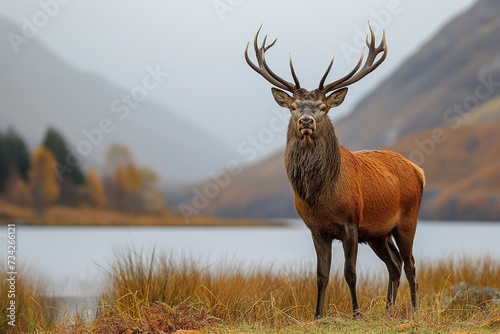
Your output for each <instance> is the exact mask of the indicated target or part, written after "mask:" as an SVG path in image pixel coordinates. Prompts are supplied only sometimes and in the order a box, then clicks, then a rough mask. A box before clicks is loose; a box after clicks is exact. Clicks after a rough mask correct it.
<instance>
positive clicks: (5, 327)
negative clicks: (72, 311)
mask: <svg viewBox="0 0 500 334" xmlns="http://www.w3.org/2000/svg"><path fill="white" fill-rule="evenodd" d="M18 271H19V272H23V274H22V275H15V284H14V286H15V288H14V287H13V288H11V285H10V283H9V281H7V279H8V278H10V277H11V275H7V274H6V273H5V272H4V271H3V270H2V271H1V273H0V305H1V309H0V333H34V332H40V331H41V332H43V331H47V330H54V329H55V328H56V324H57V323H56V322H57V316H58V313H59V309H58V306H59V305H58V303H57V299H56V298H55V297H54V295H53V294H52V293H51V292H50V287H49V282H48V280H47V279H44V278H43V277H41V276H40V274H39V273H35V272H33V271H31V270H29V269H27V270H24V269H20V270H18ZM12 283H14V281H13V282H12ZM10 295H12V296H15V298H12V296H10ZM11 301H14V302H15V318H11V317H8V315H12V313H11V312H10V310H9V309H8V307H9V306H10V303H11ZM11 320H14V324H15V326H14V327H12V326H11V325H9V322H10V321H11Z"/></svg>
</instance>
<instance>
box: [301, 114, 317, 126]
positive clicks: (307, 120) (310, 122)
mask: <svg viewBox="0 0 500 334" xmlns="http://www.w3.org/2000/svg"><path fill="white" fill-rule="evenodd" d="M299 125H300V128H301V129H311V128H314V118H312V117H311V116H303V117H301V118H299Z"/></svg>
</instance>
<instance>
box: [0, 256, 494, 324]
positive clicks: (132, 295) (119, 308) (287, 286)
mask: <svg viewBox="0 0 500 334" xmlns="http://www.w3.org/2000/svg"><path fill="white" fill-rule="evenodd" d="M417 272H418V282H419V299H420V306H419V310H418V311H417V312H416V313H413V312H412V311H411V306H410V305H411V303H410V298H409V289H408V286H407V284H406V280H405V279H404V278H402V285H401V288H400V291H399V294H398V298H397V301H396V306H395V307H394V308H392V309H391V310H385V294H386V290H385V289H386V277H385V275H386V273H385V272H384V273H379V274H377V275H372V274H370V275H361V277H360V279H359V280H358V281H359V283H358V297H359V299H360V306H361V308H362V314H363V315H362V317H361V318H360V319H358V320H353V319H352V318H351V302H350V297H349V294H348V291H347V286H346V284H345V282H344V279H343V277H342V276H341V275H340V274H332V277H331V281H330V285H329V288H328V292H327V300H326V304H327V305H326V306H327V310H328V314H327V317H325V318H324V319H321V320H314V319H313V313H314V303H315V295H316V284H315V282H316V279H315V274H314V268H310V267H306V266H305V265H299V266H297V267H295V268H292V269H290V268H277V267H273V266H262V265H261V266H255V267H254V268H249V265H248V264H245V263H244V262H243V261H235V260H226V261H222V262H217V263H208V261H203V260H200V259H194V258H192V257H189V256H176V255H175V254H168V255H166V254H155V251H154V250H152V251H149V252H145V251H135V250H124V251H122V252H120V253H117V254H116V255H115V257H114V259H113V260H112V261H111V264H110V269H109V271H108V272H107V275H108V280H107V284H106V286H105V287H103V291H102V293H101V295H100V297H99V305H98V307H97V310H96V312H95V314H87V315H85V314H83V315H82V314H80V315H79V316H75V317H72V318H66V319H64V321H62V322H61V323H59V324H58V325H57V326H55V327H54V323H53V321H52V322H50V321H48V322H47V320H45V319H46V318H44V317H39V318H37V320H33V321H32V324H31V325H29V326H28V327H26V328H27V329H26V332H31V331H30V330H29V329H30V328H31V329H33V328H35V329H37V330H38V332H43V330H46V331H47V332H57V333H174V332H175V331H179V330H191V331H193V332H192V333H331V332H342V333H415V332H425V333H443V332H446V333H468V332H474V333H477V332H489V333H499V332H500V263H499V261H498V260H494V259H492V258H490V257H486V258H483V259H475V258H466V257H463V258H457V259H454V260H450V259H442V260H440V261H436V262H434V263H430V264H427V263H421V264H420V265H419V266H418V267H417ZM363 276H364V277H363ZM2 298H3V295H2ZM22 312H24V311H22ZM26 312H28V311H26ZM38 312H39V314H40V315H41V314H42V313H40V311H38ZM20 316H22V315H20ZM25 318H27V317H26V316H25ZM49 320H50V318H49ZM21 332H22V331H21ZM179 333H181V332H179Z"/></svg>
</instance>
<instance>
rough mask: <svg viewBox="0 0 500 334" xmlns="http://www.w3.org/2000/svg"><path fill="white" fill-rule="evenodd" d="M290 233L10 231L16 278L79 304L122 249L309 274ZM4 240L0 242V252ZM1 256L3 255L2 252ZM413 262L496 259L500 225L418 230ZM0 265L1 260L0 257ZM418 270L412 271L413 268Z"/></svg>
mask: <svg viewBox="0 0 500 334" xmlns="http://www.w3.org/2000/svg"><path fill="white" fill-rule="evenodd" d="M291 222H292V226H291V227H234V228H231V227H206V228H200V227H163V228H161V227H33V226H25V225H17V254H16V256H17V263H18V266H19V270H18V272H19V273H20V274H21V273H22V271H23V270H28V272H36V273H38V274H41V276H43V277H45V278H46V279H47V280H48V281H49V282H51V283H52V285H53V286H54V287H55V290H56V292H57V294H58V295H63V296H85V295H88V294H92V293H94V292H95V291H97V289H98V288H100V287H102V279H103V277H104V276H105V270H106V269H107V268H109V263H110V261H111V259H112V258H113V255H114V254H115V252H116V251H120V250H124V249H126V248H127V247H132V248H133V249H136V250H140V249H141V248H142V249H143V250H144V251H145V252H150V251H151V250H152V249H153V248H154V247H155V248H156V252H157V253H158V252H173V254H179V255H181V254H187V255H190V256H191V257H194V258H200V259H202V263H206V261H209V262H210V263H217V262H219V261H226V262H227V261H228V260H232V259H235V260H236V261H239V262H241V263H244V264H245V265H248V266H252V265H256V264H263V265H266V264H273V267H274V268H280V267H281V268H283V266H286V267H287V268H290V267H292V266H301V267H303V266H304V265H307V266H310V267H311V268H312V269H313V270H314V268H315V263H316V255H315V252H314V247H313V244H312V240H311V236H310V233H309V230H308V229H307V228H306V227H305V226H304V225H303V223H302V222H301V221H299V220H292V221H291ZM6 235H7V233H2V235H1V236H0V241H1V244H3V245H5V243H6ZM333 247H334V248H333V264H332V270H339V271H342V266H343V252H342V247H341V244H340V243H339V242H334V243H333ZM2 248H3V249H6V247H2ZM414 255H415V258H416V260H417V264H418V263H419V262H422V261H427V260H432V259H440V258H442V257H452V258H456V259H460V257H462V256H464V255H466V256H470V257H480V256H484V255H490V256H492V257H493V258H496V259H500V223H480V222H467V223H464V222H432V221H423V222H419V225H418V230H417V234H416V237H415V245H414ZM0 258H1V259H5V255H1V254H0ZM385 270H386V269H385V266H384V264H383V263H382V262H381V261H380V260H379V259H378V258H377V257H376V256H375V255H374V254H373V252H372V251H371V249H370V248H369V247H368V246H366V245H360V248H359V257H358V272H359V273H360V274H361V275H362V274H363V273H365V274H366V273H367V272H369V271H370V272H371V271H380V273H385ZM417 270H418V268H417Z"/></svg>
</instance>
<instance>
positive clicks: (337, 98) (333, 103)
mask: <svg viewBox="0 0 500 334" xmlns="http://www.w3.org/2000/svg"><path fill="white" fill-rule="evenodd" d="M346 94H347V87H345V88H341V89H339V90H336V91H335V92H333V93H331V94H330V95H328V96H327V98H326V102H327V104H328V106H329V107H330V108H334V107H337V106H339V105H341V104H342V102H344V98H345V95H346Z"/></svg>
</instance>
